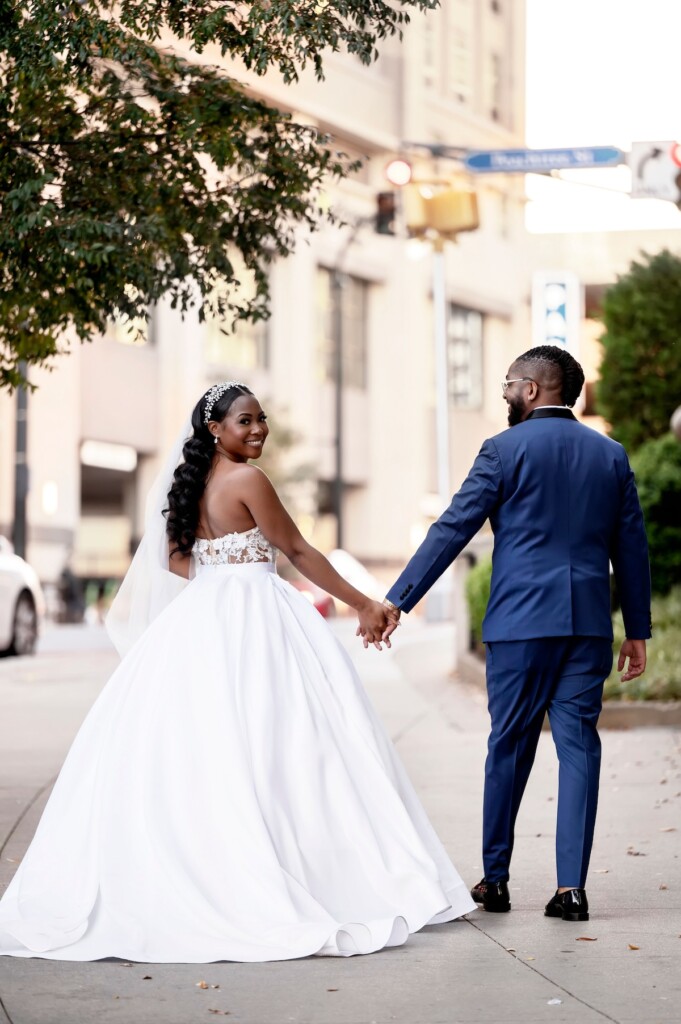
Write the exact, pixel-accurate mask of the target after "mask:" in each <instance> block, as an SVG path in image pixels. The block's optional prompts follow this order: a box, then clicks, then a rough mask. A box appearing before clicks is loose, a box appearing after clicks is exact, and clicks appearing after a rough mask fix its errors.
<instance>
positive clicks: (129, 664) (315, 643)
mask: <svg viewBox="0 0 681 1024" xmlns="http://www.w3.org/2000/svg"><path fill="white" fill-rule="evenodd" d="M190 430H191V436H189V437H187V434H189V433H190ZM267 432H268V428H267V422H266V417H265V414H264V412H263V410H262V409H261V407H260V405H259V403H258V401H257V400H256V398H255V397H254V396H253V394H252V393H251V392H250V391H249V389H248V388H247V387H246V386H245V385H243V384H239V383H237V382H234V381H228V382H225V383H223V384H217V385H215V386H214V387H212V388H211V389H210V390H209V391H208V392H207V393H206V394H205V395H204V396H203V397H202V398H201V400H200V401H199V403H198V404H197V406H196V408H195V409H194V411H193V413H192V418H191V427H189V425H187V429H185V430H184V431H183V433H182V438H181V441H180V442H178V444H177V445H176V447H175V449H174V450H173V452H172V453H171V456H170V459H169V461H168V464H167V466H166V468H165V470H164V471H163V472H162V473H161V476H160V478H159V481H158V484H157V486H156V488H155V491H154V492H152V495H151V496H150V501H149V504H148V510H147V524H146V532H145V537H144V539H143V542H142V544H141V545H140V548H139V549H138V551H137V553H136V555H135V558H134V560H133V563H132V566H131V568H130V571H129V572H128V575H127V576H126V578H125V580H124V582H123V585H122V586H121V589H120V591H119V594H118V596H117V598H116V600H115V601H114V604H113V606H112V609H111V613H110V616H109V620H108V622H107V625H108V627H109V630H110V633H111V636H112V639H113V640H114V642H115V643H116V646H117V647H118V649H119V650H120V651H121V653H123V654H124V655H125V656H124V657H123V660H122V661H121V663H120V665H119V667H118V668H117V669H116V671H115V672H114V674H113V675H112V677H111V678H110V680H109V682H108V683H107V685H106V686H105V687H104V689H103V691H102V692H101V694H100V696H99V697H98V699H97V700H96V702H95V704H94V706H93V707H92V709H91V711H90V712H89V714H88V716H87V718H86V719H85V722H84V723H83V725H82V727H81V729H80V731H79V733H78V735H77V737H76V739H75V741H74V743H73V746H72V747H71V750H70V751H69V754H68V756H67V758H66V761H65V763H64V766H63V768H62V770H61V773H60V775H59V778H58V780H57V782H56V785H55V787H54V790H53V792H52V796H51V797H50V800H49V802H48V804H47V807H46V808H45V812H44V814H43V816H42V819H41V821H40V824H39V826H38V829H37V832H36V835H35V838H34V839H33V842H32V844H31V846H30V847H29V850H28V852H27V853H26V855H25V857H24V859H23V861H22V863H21V865H20V867H19V869H18V870H17V872H16V874H15V876H14V878H13V880H12V882H11V883H10V885H9V888H8V889H7V892H6V893H5V895H4V897H3V899H2V901H1V902H0V953H2V954H8V955H11V956H21V957H34V956H37V957H46V958H50V959H56V960H97V959H100V958H102V957H120V958H123V959H125V960H136V961H146V962H189V963H201V962H210V961H216V960H234V961H267V960H284V959H289V958H294V957H304V956H309V955H311V954H317V955H331V956H350V955H352V954H357V953H371V952H374V951H375V950H378V949H382V948H384V947H386V946H394V945H398V944H401V943H404V942H405V941H406V940H407V938H408V935H409V933H410V932H415V931H417V930H418V929H419V928H422V927H423V926H424V925H426V924H428V923H431V924H432V923H435V922H444V921H451V920H453V919H454V918H457V917H460V916H461V915H462V914H465V913H467V912H468V911H471V910H473V909H474V907H475V904H474V903H473V901H472V900H471V898H470V896H469V894H468V892H467V890H466V888H465V886H464V885H463V882H462V880H461V879H460V877H459V875H458V874H457V872H456V869H455V868H454V866H453V865H452V864H451V862H450V860H449V858H448V857H447V855H446V853H445V851H444V848H443V847H442V845H441V844H440V841H439V840H438V838H437V836H436V834H435V832H434V830H433V828H432V826H431V825H430V822H429V821H428V819H427V817H426V814H425V812H424V810H423V808H422V807H421V805H420V803H419V801H418V799H417V797H416V794H415V792H414V790H413V788H412V786H411V784H410V782H409V780H408V778H407V776H406V774H405V771H404V769H403V767H402V765H401V764H400V762H399V760H398V758H397V755H396V753H395V751H394V750H393V747H392V745H391V743H390V741H389V739H388V738H387V736H386V734H385V732H384V730H383V728H382V726H381V724H380V723H379V721H378V719H377V717H376V715H375V712H374V711H373V709H372V707H371V705H370V703H369V701H368V698H367V696H366V694H365V692H364V690H363V688H362V686H361V683H360V681H359V679H358V678H357V675H356V673H355V671H354V669H353V667H352V665H351V663H350V661H349V659H348V657H347V655H346V653H345V652H344V651H343V649H342V648H341V646H340V645H339V643H338V642H337V640H336V639H335V637H334V636H333V634H332V633H331V631H330V630H329V629H328V627H327V625H326V623H325V622H324V620H323V619H322V618H321V616H320V615H318V613H317V612H316V611H315V610H314V608H312V606H311V605H310V604H309V603H308V601H306V600H305V598H304V597H303V596H302V595H301V594H299V593H298V592H297V591H296V590H295V589H294V588H293V587H291V586H289V585H288V584H287V583H286V582H285V581H284V580H282V579H281V578H280V577H279V576H278V575H277V574H276V571H275V567H274V559H275V550H276V549H280V550H281V551H283V552H284V553H285V554H286V555H287V556H288V557H289V558H290V560H291V561H292V562H293V564H294V565H295V566H296V567H297V568H298V569H299V570H300V571H301V572H302V573H304V574H305V575H306V576H307V577H308V578H309V579H311V580H312V581H313V582H314V583H316V584H318V585H319V586H320V587H322V588H323V589H325V590H327V591H329V592H330V593H331V594H333V595H334V596H335V597H337V598H339V599H340V600H341V601H344V602H345V603H346V604H349V605H350V606H352V607H353V608H354V609H355V610H356V611H357V613H358V615H359V628H358V632H361V634H362V636H363V639H364V644H365V646H367V645H368V644H369V643H374V644H375V646H377V647H379V648H380V646H381V643H382V642H383V641H384V640H385V642H386V643H387V644H388V645H389V643H390V641H389V639H387V638H388V636H389V634H390V632H391V631H392V628H394V625H392V624H391V623H390V620H389V619H388V618H387V615H388V614H389V613H387V612H386V609H385V608H383V606H382V605H380V604H378V603H377V602H373V601H370V600H369V599H368V598H367V597H365V596H364V595H363V594H361V593H359V591H357V590H355V589H354V588H353V587H351V586H350V585H349V584H348V583H347V582H346V581H345V580H343V579H342V577H340V576H339V575H338V574H337V573H336V572H335V571H334V569H333V568H332V567H331V565H330V564H329V562H328V561H327V560H326V559H325V558H324V556H323V555H322V554H320V552H318V551H316V550H315V549H314V548H313V547H311V546H310V545H309V544H308V543H307V542H306V541H305V540H304V539H303V537H302V536H301V535H300V533H299V532H298V530H297V528H296V526H295V524H294V523H293V521H292V520H291V518H290V517H289V515H288V514H287V512H286V511H285V509H284V508H283V507H282V505H281V503H280V501H279V499H278V497H277V495H276V493H275V491H274V489H273V488H272V485H271V483H270V482H269V480H268V478H267V477H266V476H265V474H264V473H262V472H261V470H259V469H258V468H257V467H256V466H253V465H250V463H249V460H251V459H257V458H258V457H259V456H260V454H261V452H262V448H263V444H264V443H265V440H266V438H267ZM181 456H182V458H181ZM178 463H179V465H178ZM168 570H170V571H168Z"/></svg>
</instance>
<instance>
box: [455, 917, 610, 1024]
mask: <svg viewBox="0 0 681 1024" xmlns="http://www.w3.org/2000/svg"><path fill="white" fill-rule="evenodd" d="M466 923H467V924H469V925H470V926H471V928H475V929H476V931H478V932H480V933H481V935H484V936H486V938H488V939H489V940H490V942H493V943H494V944H495V946H498V947H499V949H502V950H503V951H504V953H508V954H509V956H512V957H513V959H514V960H517V961H518V963H519V964H522V965H523V967H527V968H528V970H530V971H533V972H534V973H535V974H538V975H539V977H540V978H543V979H544V981H548V983H549V985H553V986H554V987H555V988H557V989H558V990H559V991H560V992H564V993H565V995H566V996H570V998H571V999H574V1000H575V1001H576V1002H578V1003H580V1004H581V1005H582V1006H586V1008H587V1009H589V1010H593V1012H594V1013H597V1014H598V1015H599V1017H603V1019H604V1020H609V1021H611V1024H620V1021H618V1020H617V1018H616V1017H611V1016H610V1014H608V1013H606V1012H605V1010H599V1009H598V1007H597V1006H593V1005H592V1004H591V1003H587V1001H586V1000H585V999H581V998H580V997H579V996H577V995H575V993H574V992H571V991H570V989H568V988H565V986H564V985H561V984H560V983H559V982H557V981H554V980H553V978H549V977H548V975H546V974H543V973H542V972H541V971H540V970H539V969H538V968H537V967H535V966H534V964H528V962H527V961H526V960H521V958H520V957H519V956H516V955H515V953H509V951H508V949H506V947H505V946H504V945H502V943H501V942H499V940H498V939H495V938H494V936H492V935H490V934H489V932H486V931H485V929H484V928H481V927H480V925H477V924H475V922H474V921H470V920H469V919H468V918H466Z"/></svg>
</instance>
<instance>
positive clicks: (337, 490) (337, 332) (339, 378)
mask: <svg viewBox="0 0 681 1024" xmlns="http://www.w3.org/2000/svg"><path fill="white" fill-rule="evenodd" d="M331 319H332V333H333V362H334V371H333V379H334V392H335V427H334V429H335V439H334V441H335V443H334V449H335V469H334V475H333V494H332V502H333V514H334V516H335V518H336V547H337V548H342V547H343V275H342V273H341V271H340V270H339V269H338V267H334V269H333V271H332V272H331Z"/></svg>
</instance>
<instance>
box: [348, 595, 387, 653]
mask: <svg viewBox="0 0 681 1024" xmlns="http://www.w3.org/2000/svg"><path fill="white" fill-rule="evenodd" d="M357 615H358V617H359V625H358V627H357V633H356V635H357V636H361V638H362V643H363V644H364V646H365V647H368V646H369V644H373V645H374V647H375V648H376V649H377V650H378V651H381V650H383V648H382V647H381V641H384V642H385V645H386V647H390V646H391V644H390V639H389V638H390V634H391V633H392V631H393V629H394V628H395V626H394V625H392V620H391V619H390V618H389V615H388V609H387V608H384V607H383V605H382V604H379V602H378V601H367V602H366V604H365V605H363V606H362V607H361V608H359V609H358V610H357Z"/></svg>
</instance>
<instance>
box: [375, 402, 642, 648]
mask: <svg viewBox="0 0 681 1024" xmlns="http://www.w3.org/2000/svg"><path fill="white" fill-rule="evenodd" d="M488 518H489V520H490V523H491V526H492V530H493V532H494V552H493V556H492V588H491V594H490V600H489V604H488V606H487V614H486V616H485V620H484V623H483V628H482V639H483V640H484V641H486V642H487V641H497V640H530V639H533V638H537V637H549V636H601V637H607V638H609V639H612V622H611V612H610V581H609V564H612V568H613V571H614V574H615V579H616V583H617V589H618V593H619V598H620V602H621V606H622V612H623V615H624V625H625V629H626V633H627V636H628V637H631V638H634V639H645V638H647V637H649V636H650V635H651V622H650V567H649V562H648V544H647V540H646V534H645V527H644V524H643V515H642V512H641V506H640V504H639V500H638V494H637V492H636V485H635V483H634V475H633V473H632V471H631V468H630V466H629V460H628V458H627V455H626V452H625V450H624V448H623V447H622V446H621V445H620V444H618V443H617V442H616V441H613V440H612V439H611V438H608V437H604V436H603V435H602V434H599V433H598V432H597V431H595V430H592V429H591V428H590V427H586V426H584V425H583V424H581V423H579V421H578V420H576V419H575V417H574V416H573V415H572V413H571V412H570V410H569V409H567V408H565V409H563V408H557V409H556V408H543V409H542V408H539V409H536V410H535V411H534V412H533V413H532V414H531V415H530V416H529V417H528V418H527V419H526V420H525V421H524V422H522V423H519V424H517V425H516V426H514V427H512V428H511V429H510V430H505V431H504V432H503V433H501V434H497V436H496V437H492V438H490V439H489V440H488V441H485V443H484V444H483V446H482V448H481V449H480V452H479V454H478V457H477V458H476V460H475V462H474V464H473V468H472V469H471V471H470V473H469V474H468V476H467V478H466V480H465V481H464V483H463V485H462V486H461V489H460V490H459V491H458V493H457V494H455V495H454V497H453V499H452V503H451V505H450V506H449V508H448V509H447V510H446V511H445V512H444V513H443V514H442V515H441V516H440V518H439V519H438V520H437V522H435V523H433V525H432V526H431V527H430V529H429V531H428V534H427V535H426V538H425V540H424V541H423V543H422V544H421V546H420V547H419V548H418V550H417V551H416V553H415V554H414V556H413V557H412V558H411V560H410V561H409V563H408V565H407V566H406V568H405V570H404V572H403V573H402V575H401V576H400V577H399V579H398V580H397V582H396V583H395V584H394V586H393V587H391V589H390V591H389V592H388V594H387V597H388V600H390V601H392V602H393V604H395V605H397V607H398V608H401V609H403V610H404V611H406V612H408V611H410V610H411V609H412V608H413V607H414V605H415V604H416V602H417V601H419V600H420V599H421V598H422V597H423V595H424V594H425V593H426V591H427V590H429V589H430V587H431V586H432V585H433V583H434V582H435V581H436V580H437V579H438V577H439V576H441V575H442V573H443V572H444V571H445V569H447V568H448V566H450V565H451V563H452V562H453V560H454V559H455V558H456V556H457V555H458V554H459V552H460V551H461V550H462V549H463V548H464V547H465V546H466V544H468V542H469V541H470V540H471V539H472V537H473V536H474V535H475V534H476V533H477V532H478V530H479V529H480V527H481V526H482V525H483V523H484V522H485V520H486V519H488Z"/></svg>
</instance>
